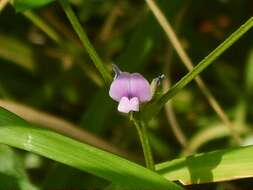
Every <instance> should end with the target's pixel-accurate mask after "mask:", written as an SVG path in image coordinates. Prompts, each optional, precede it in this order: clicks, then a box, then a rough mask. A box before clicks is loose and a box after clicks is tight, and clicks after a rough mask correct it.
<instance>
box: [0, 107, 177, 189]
mask: <svg viewBox="0 0 253 190" xmlns="http://www.w3.org/2000/svg"><path fill="white" fill-rule="evenodd" d="M0 143H3V144H7V145H10V146H13V147H16V148H20V149H23V150H27V151H30V152H34V153H37V154H39V155H42V156H44V157H47V158H49V159H52V160H55V161H58V162H61V163H64V164H66V165H69V166H72V167H75V168H77V169H80V170H83V171H86V172H88V173H91V174H94V175H96V176H98V177H101V178H104V179H106V180H108V181H111V182H112V183H113V184H117V185H120V186H121V187H124V188H127V189H135V188H142V189H181V188H180V186H178V185H176V184H174V183H172V182H169V181H168V180H166V179H165V178H163V177H162V176H160V175H158V174H157V173H155V172H153V171H151V170H148V169H146V168H144V167H142V166H140V165H138V164H135V163H133V162H130V161H128V160H126V159H123V158H120V157H118V156H116V155H113V154H111V153H108V152H105V151H102V150H100V149H97V148H94V147H92V146H90V145H87V144H83V143H80V142H78V141H75V140H72V139H70V138H68V137H65V136H62V135H59V134H57V133H55V132H51V131H48V130H45V129H41V128H35V127H32V126H31V125H29V124H28V123H26V122H25V121H23V120H22V119H20V118H19V117H18V116H16V115H14V114H12V113H10V112H8V111H6V110H5V109H0Z"/></svg>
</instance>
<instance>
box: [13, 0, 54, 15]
mask: <svg viewBox="0 0 253 190" xmlns="http://www.w3.org/2000/svg"><path fill="white" fill-rule="evenodd" d="M53 1H55V0H13V6H14V8H15V9H16V11H18V12H22V11H25V10H29V9H34V8H40V7H42V6H45V5H47V4H49V3H51V2H53Z"/></svg>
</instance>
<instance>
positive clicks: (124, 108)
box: [118, 97, 139, 113]
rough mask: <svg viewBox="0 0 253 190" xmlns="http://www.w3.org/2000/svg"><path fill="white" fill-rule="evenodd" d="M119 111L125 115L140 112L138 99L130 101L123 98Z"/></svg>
mask: <svg viewBox="0 0 253 190" xmlns="http://www.w3.org/2000/svg"><path fill="white" fill-rule="evenodd" d="M118 111H120V112H123V113H129V112H130V111H139V100H138V98H136V97H134V98H132V99H130V100H129V99H128V98H127V97H122V98H121V100H120V102H119V105H118Z"/></svg>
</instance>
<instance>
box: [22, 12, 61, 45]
mask: <svg viewBox="0 0 253 190" xmlns="http://www.w3.org/2000/svg"><path fill="white" fill-rule="evenodd" d="M23 14H24V16H25V17H26V18H28V19H29V20H30V21H31V22H32V23H33V24H34V25H35V26H37V27H38V28H39V29H41V30H42V31H43V32H45V33H46V34H47V35H48V37H50V38H51V39H52V40H53V41H55V42H56V43H57V44H61V37H60V36H59V35H58V33H57V32H56V31H55V30H54V29H53V28H51V27H50V26H49V25H48V24H47V23H46V22H45V21H44V20H43V19H41V18H40V17H39V16H38V15H36V14H35V13H33V12H32V11H26V12H24V13H23Z"/></svg>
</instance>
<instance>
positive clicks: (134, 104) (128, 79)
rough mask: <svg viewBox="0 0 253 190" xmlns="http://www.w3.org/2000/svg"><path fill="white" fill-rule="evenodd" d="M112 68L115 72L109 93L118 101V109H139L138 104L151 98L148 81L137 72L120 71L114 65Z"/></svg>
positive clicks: (125, 111)
mask: <svg viewBox="0 0 253 190" xmlns="http://www.w3.org/2000/svg"><path fill="white" fill-rule="evenodd" d="M113 69H114V72H115V73H116V74H115V77H114V80H113V82H112V84H111V87H110V91H109V95H110V97H111V98H112V99H114V100H115V101H117V102H119V105H118V111H120V112H123V113H129V112H130V111H139V106H140V104H141V103H144V102H148V101H150V100H151V98H152V93H151V88H150V85H149V82H148V81H147V80H146V79H145V78H144V77H143V76H142V75H141V74H139V73H128V72H121V71H120V70H119V68H118V67H117V66H116V65H113Z"/></svg>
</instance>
